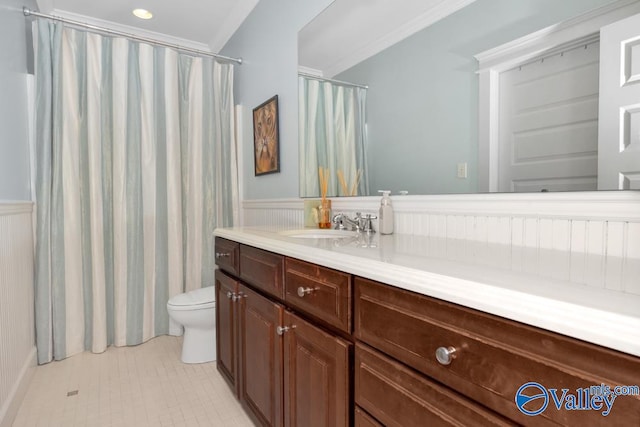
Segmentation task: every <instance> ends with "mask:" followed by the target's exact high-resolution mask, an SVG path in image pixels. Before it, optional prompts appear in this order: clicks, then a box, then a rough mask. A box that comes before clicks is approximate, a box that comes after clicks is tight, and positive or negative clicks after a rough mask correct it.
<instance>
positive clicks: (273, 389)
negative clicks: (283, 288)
mask: <svg viewBox="0 0 640 427" xmlns="http://www.w3.org/2000/svg"><path fill="white" fill-rule="evenodd" d="M236 302H237V305H238V324H239V325H238V344H239V350H238V356H239V362H238V364H239V366H240V369H239V371H240V375H239V378H240V379H239V383H240V385H239V396H240V401H241V403H242V404H243V405H244V406H245V408H246V409H248V410H249V413H250V414H251V415H252V416H253V418H254V420H255V421H256V422H257V423H258V424H260V425H263V426H281V425H283V407H282V398H283V374H282V368H283V365H282V363H283V346H282V337H281V336H280V335H279V334H278V332H277V329H278V327H280V326H281V325H282V322H283V314H284V307H283V306H282V305H280V304H278V303H275V302H273V301H271V300H270V299H268V298H265V297H264V296H262V295H260V294H259V293H257V292H254V291H252V290H251V289H249V288H248V287H247V286H244V285H242V284H241V285H240V289H239V299H238V300H237V301H236Z"/></svg>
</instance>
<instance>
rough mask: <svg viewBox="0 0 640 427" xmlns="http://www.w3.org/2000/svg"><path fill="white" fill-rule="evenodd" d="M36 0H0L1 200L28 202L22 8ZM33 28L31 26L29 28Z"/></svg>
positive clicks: (24, 40)
mask: <svg viewBox="0 0 640 427" xmlns="http://www.w3.org/2000/svg"><path fill="white" fill-rule="evenodd" d="M23 6H27V7H29V8H31V9H36V8H37V6H36V2H35V0H24V1H23V0H0V200H29V199H31V192H30V189H29V185H30V184H29V182H30V178H29V177H30V172H29V171H30V169H29V143H28V118H27V86H26V76H27V55H28V52H30V51H31V49H30V48H28V47H27V43H31V40H30V39H29V40H27V37H26V31H27V25H28V24H29V21H27V20H26V19H25V17H24V15H23V14H22V7H23ZM29 28H30V26H29Z"/></svg>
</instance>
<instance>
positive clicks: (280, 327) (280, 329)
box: [276, 325, 296, 335]
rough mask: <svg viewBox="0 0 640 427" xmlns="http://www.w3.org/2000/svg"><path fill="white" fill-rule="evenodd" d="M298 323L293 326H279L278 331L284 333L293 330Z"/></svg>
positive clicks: (280, 333)
mask: <svg viewBox="0 0 640 427" xmlns="http://www.w3.org/2000/svg"><path fill="white" fill-rule="evenodd" d="M295 327H296V325H291V326H278V327H277V328H276V333H277V334H278V335H284V333H285V332H287V331H289V330H291V329H295Z"/></svg>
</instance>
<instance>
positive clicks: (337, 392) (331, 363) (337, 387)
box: [284, 312, 352, 427]
mask: <svg viewBox="0 0 640 427" xmlns="http://www.w3.org/2000/svg"><path fill="white" fill-rule="evenodd" d="M284 323H285V325H287V326H288V327H289V328H290V329H289V330H287V331H286V332H285V333H284V348H285V352H284V383H285V394H284V395H285V399H284V412H285V425H286V426H304V427H315V426H317V427H334V426H335V427H338V426H348V425H349V418H350V415H349V410H350V409H349V402H350V399H349V396H350V387H349V359H350V357H349V353H350V351H351V347H352V344H351V343H349V342H348V341H345V340H343V339H341V338H339V337H336V336H335V335H332V334H330V333H328V332H326V331H324V330H322V329H320V328H318V327H316V326H314V325H313V324H311V323H310V322H308V321H306V320H304V319H302V318H301V317H300V316H297V315H295V314H293V313H290V312H286V313H285V321H284Z"/></svg>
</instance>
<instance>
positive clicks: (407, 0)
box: [298, 0, 475, 77]
mask: <svg viewBox="0 0 640 427" xmlns="http://www.w3.org/2000/svg"><path fill="white" fill-rule="evenodd" d="M473 1H475V0H395V1H388V0H336V1H334V2H333V3H332V4H331V5H330V6H329V7H327V9H325V10H324V11H323V12H322V13H321V14H320V15H318V16H317V17H316V18H315V19H314V20H313V21H311V22H310V23H309V24H307V25H306V26H305V27H304V28H303V29H302V30H301V31H300V33H299V35H298V64H299V65H301V66H302V67H304V69H303V71H306V72H310V73H312V74H320V75H322V76H324V77H333V76H335V75H336V74H338V73H341V72H342V71H345V70H347V69H349V68H351V67H352V66H354V65H356V64H357V63H359V62H361V61H364V60H365V59H367V58H369V57H370V56H373V55H375V54H376V53H378V52H380V51H382V50H384V49H386V48H388V47H389V46H392V45H394V44H395V43H397V42H399V41H400V40H403V39H405V38H407V37H409V36H410V35H412V34H414V33H416V32H417V31H420V30H421V29H423V28H425V27H428V26H429V25H431V24H433V23H434V22H436V21H438V20H440V19H442V18H444V17H445V16H447V15H449V14H451V13H453V12H455V11H457V10H458V9H460V8H462V7H464V6H467V5H468V4H470V3H472V2H473Z"/></svg>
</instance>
